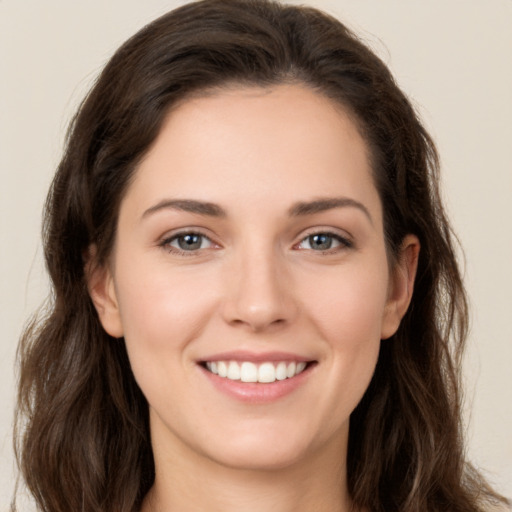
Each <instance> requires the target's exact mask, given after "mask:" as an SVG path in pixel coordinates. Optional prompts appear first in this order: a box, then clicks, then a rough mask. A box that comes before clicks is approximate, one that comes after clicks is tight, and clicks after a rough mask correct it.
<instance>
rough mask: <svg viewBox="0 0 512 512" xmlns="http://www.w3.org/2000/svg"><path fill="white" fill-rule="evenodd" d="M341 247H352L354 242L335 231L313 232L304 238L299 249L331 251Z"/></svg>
mask: <svg viewBox="0 0 512 512" xmlns="http://www.w3.org/2000/svg"><path fill="white" fill-rule="evenodd" d="M341 247H352V243H351V242H350V241H349V240H347V239H346V238H343V237H341V236H339V235H335V234H334V233H313V234H311V235H309V236H307V237H306V238H304V239H303V240H302V241H301V242H300V243H299V245H298V246H297V248H298V249H308V250H313V251H330V250H332V249H337V248H341Z"/></svg>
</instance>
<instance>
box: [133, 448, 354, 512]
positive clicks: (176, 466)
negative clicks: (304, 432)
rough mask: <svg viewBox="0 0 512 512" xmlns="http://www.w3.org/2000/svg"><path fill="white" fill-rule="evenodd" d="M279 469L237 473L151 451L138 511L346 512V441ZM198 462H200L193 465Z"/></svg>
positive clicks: (348, 504)
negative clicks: (151, 474)
mask: <svg viewBox="0 0 512 512" xmlns="http://www.w3.org/2000/svg"><path fill="white" fill-rule="evenodd" d="M335 445H338V446H334V448H338V449H336V450H333V443H329V444H328V445H326V446H325V449H324V452H325V453H322V452H321V451H320V452H319V451H317V452H315V454H314V455H312V456H310V457H309V458H308V459H307V460H301V461H299V462H296V463H294V464H290V465H288V466H287V467H284V468H277V469H240V468H232V467H227V466H224V465H221V464H218V463H217V462H215V461H212V460H211V459H206V458H203V457H201V456H199V455H197V454H191V453H190V452H188V453H187V454H186V456H182V455H184V454H183V453H177V452H176V451H175V450H172V452H173V453H172V455H171V454H170V453H169V452H167V456H162V450H161V448H162V447H159V448H160V449H157V450H155V473H156V477H155V483H154V485H153V487H152V488H151V490H150V492H149V493H148V495H147V496H146V498H145V500H144V503H143V507H142V511H141V512H176V511H179V512H192V511H194V512H195V511H198V510H208V511H209V512H240V510H243V511H244V512H261V510H272V512H292V511H293V512H310V511H311V510H315V512H352V511H353V510H354V509H353V508H352V507H351V501H350V499H349V496H348V492H347V484H346V440H345V439H344V440H343V441H342V442H338V443H335ZM199 459H200V460H199Z"/></svg>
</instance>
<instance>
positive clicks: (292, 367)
mask: <svg viewBox="0 0 512 512" xmlns="http://www.w3.org/2000/svg"><path fill="white" fill-rule="evenodd" d="M312 364H314V362H313V361H310V362H308V361H263V362H261V363H255V362H252V361H232V360H231V361H230V360H225V361H204V362H202V363H201V366H203V368H205V369H206V370H207V371H209V372H210V373H213V374H214V375H218V376H219V377H221V378H223V379H228V380H232V381H239V382H245V383H261V384H271V383H273V382H276V381H284V380H287V379H292V378H293V377H296V376H298V375H300V374H301V373H302V372H304V371H305V370H306V369H307V368H308V367H309V366H311V365H312Z"/></svg>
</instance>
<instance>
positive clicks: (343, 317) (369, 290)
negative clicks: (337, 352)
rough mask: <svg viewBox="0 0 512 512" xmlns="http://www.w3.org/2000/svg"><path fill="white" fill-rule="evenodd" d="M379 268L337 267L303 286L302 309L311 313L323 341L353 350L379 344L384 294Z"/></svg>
mask: <svg viewBox="0 0 512 512" xmlns="http://www.w3.org/2000/svg"><path fill="white" fill-rule="evenodd" d="M381 269H382V265H381V266H377V265H374V266H371V265H364V266H363V265H361V266H351V267H350V268H347V269H343V268H340V269H339V270H338V271H336V272H335V273H333V274H332V275H329V276H325V278H324V279H322V280H321V282H318V281H317V282H316V283H315V285H314V286H313V285H311V286H308V287H307V288H308V294H307V295H306V294H304V296H306V297H307V301H308V304H307V306H306V307H305V308H304V309H305V310H307V311H310V312H311V316H312V319H313V321H314V322H315V323H316V324H317V327H318V328H319V329H320V330H321V331H322V332H323V334H324V338H325V339H328V340H330V341H331V342H332V343H333V344H335V345H339V346H340V348H342V347H346V348H347V349H350V348H353V349H355V350H357V349H358V347H359V346H360V345H364V344H365V343H366V342H373V341H374V340H376V339H377V340H378V341H380V332H381V326H382V319H383V314H384V311H385V306H386V299H387V293H388V291H387V288H388V276H387V274H386V273H385V272H382V270H381Z"/></svg>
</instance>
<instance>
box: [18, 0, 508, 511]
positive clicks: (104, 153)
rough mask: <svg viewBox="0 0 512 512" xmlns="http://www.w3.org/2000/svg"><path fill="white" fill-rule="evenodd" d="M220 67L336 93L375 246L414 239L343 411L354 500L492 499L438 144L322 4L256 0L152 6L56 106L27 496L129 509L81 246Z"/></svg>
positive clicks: (436, 503)
mask: <svg viewBox="0 0 512 512" xmlns="http://www.w3.org/2000/svg"><path fill="white" fill-rule="evenodd" d="M227 83H230V84H233V83H234V84H240V85H245V84H247V85H261V86H266V85H273V84H279V83H300V84H304V85H306V86H308V87H311V88H312V89H313V90H315V91H317V92H318V93H319V94H323V95H325V96H327V97H329V98H331V99H332V100H333V101H335V102H338V103H339V104H341V105H342V106H343V107H344V108H345V109H346V110H348V111H349V112H350V113H351V114H352V115H353V117H354V119H356V121H357V123H358V126H359V128H360V130H361V133H362V134H363V136H364V138H365V140H366V142H367V144H368V147H369V149H370V153H371V159H372V168H373V172H374V179H375V184H376V186H377V189H378V191H379V194H380V197H381V200H382V204H383V210H384V228H385V234H386V242H387V247H388V252H389V254H390V256H391V258H392V257H393V256H394V255H396V254H397V251H398V247H399V246H400V243H401V241H402V239H403V237H404V236H405V235H406V234H408V233H414V234H415V235H417V236H418V237H419V239H420V242H421V253H420V258H419V269H418V275H417V279H416V285H415V292H414V297H413V299H412V303H411V306H410V308H409V311H408V312H407V314H406V316H405V318H404V319H403V321H402V324H401V326H400V328H399V330H398V332H397V333H396V334H395V335H394V336H393V337H392V338H391V339H390V340H386V341H385V342H382V344H381V353H380V357H379V361H378V364H377V368H376V371H375V375H374V377H373V380H372V382H371V384H370V386H369V388H368V390H367V392H366V394H365V396H364V398H363V399H362V401H361V403H360V404H359V405H358V407H357V409H356V410H355V411H354V413H353V414H352V416H351V426H350V438H349V451H348V486H349V491H350V494H351V496H352V499H353V501H354V503H355V505H356V506H360V507H367V508H368V509H369V510H371V511H372V512H384V511H392V510H393V511H395V510H397V511H398V510H400V511H402V512H419V511H422V512H424V511H429V512H434V511H446V510H451V511H461V512H462V511H464V512H471V511H474V512H476V511H481V510H483V509H484V506H485V504H486V503H489V502H492V501H500V499H501V498H500V497H499V496H497V495H496V494H495V493H494V492H493V491H492V490H491V489H490V488H489V487H488V486H487V485H486V484H485V482H484V481H483V479H482V478H481V477H480V476H479V475H478V473H477V472H476V471H475V470H473V469H472V468H471V466H469V465H468V464H467V463H466V462H465V461H464V456H463V455H464V454H463V444H462V431H461V425H460V394H459V386H460V384H459V382H460V375H459V370H460V358H461V354H462V350H463V347H464V340H465V336H466V330H467V305H466V298H465V294H464V289H463V286H462V282H461V277H460V273H459V269H458V266H457V262H456V258H455V254H454V245H453V235H452V232H451V229H450V226H449V223H448V221H447V218H446V216H445V213H444V211H443V207H442V204H441V201H440V197H439V190H438V185H437V184H438V173H439V163H438V157H437V153H436V150H435V147H434V144H433V143H432V140H431V139H430V137H429V135H428V134H427V133H426V131H425V129H424V128H423V126H422V125H421V123H420V121H419V120H418V117H417V116H416V114H415V112H414V110H413V108H412V107H411V104H410V103H409V101H408V100H407V98H406V97H405V96H404V94H403V93H402V92H401V91H400V90H399V88H398V87H397V86H396V84H395V82H394V80H393V78H392V76H391V75H390V73H389V71H388V69H387V68H386V66H385V65H384V64H383V63H382V62H381V61H380V60H379V59H378V58H377V57H376V56H375V55H374V54H373V53H372V52H371V51H370V50H369V49H368V48H367V47H366V46H365V45H364V44H362V43H361V42H360V41H359V40H358V38H357V37H356V36H355V35H354V34H353V33H351V32H350V31H349V30H348V29H347V28H346V27H344V26H343V25H342V24H341V23H340V22H338V21H337V20H335V19H333V18H331V17H329V16H327V15H325V14H323V13H321V12H319V11H317V10H314V9H311V8H303V7H293V6H287V5H281V4H279V3H274V2H272V1H267V0H203V1H200V2H195V3H191V4H188V5H185V6H183V7H180V8H178V9H176V10H174V11H172V12H170V13H168V14H166V15H164V16H162V17H161V18H159V19H157V20H156V21H154V22H153V23H151V24H150V25H148V26H147V27H145V28H144V29H142V30H141V31H140V32H139V33H137V34H136V35H135V36H133V37H132V38H131V39H130V40H128V41H127V42H126V43H125V44H124V45H123V46H122V47H121V48H120V49H119V50H118V51H117V52H116V54H115V55H114V56H113V58H112V59H111V60H110V62H109V63H108V65H107V66H106V68H105V69H104V71H103V72H102V74H101V75H100V77H99V79H98V80H97V82H96V84H95V85H94V87H93V89H92V90H91V92H90V93H89V95H88V96H87V98H86V99H85V101H84V102H83V104H82V106H81V107H80V109H79V112H78V114H77V115H76V117H75V118H74V120H73V122H72V125H71V127H70V131H69V134H68V137H67V145H66V150H65V154H64V156H63V159H62V161H61V163H60V165H59V168H58V170H57V173H56V176H55V178H54V181H53V184H52V187H51V190H50V193H49V195H48V199H47V203H46V208H45V217H44V228H43V238H44V247H45V258H46V265H47V268H48V272H49V274H50V277H51V281H52V286H53V288H52V290H53V293H52V295H51V299H50V302H49V305H48V307H47V308H46V309H45V310H44V314H41V315H40V316H39V318H38V319H35V320H33V321H32V322H31V323H30V324H29V325H28V327H27V328H26V330H25V332H24V334H23V336H22V339H21V342H20V346H19V361H20V366H21V370H20V379H19V399H18V410H17V420H18V423H17V425H18V427H17V432H16V436H17V437H16V440H17V443H16V450H17V457H18V461H19V465H20V468H21V472H22V474H23V477H24V479H25V482H26V484H27V486H28V488H29V490H30V491H31V493H32V494H33V496H34V497H35V500H36V502H37V505H38V507H39V509H40V510H41V511H45V512H69V511H82V512H92V511H105V512H107V511H108V512H113V511H116V512H134V511H136V510H138V509H139V507H140V504H141V502H142V499H143V497H144V496H145V494H146V493H147V491H148V490H149V488H150V487H151V485H152V483H153V480H154V464H153V456H152V451H151V445H150V438H149V425H148V406H147V403H146V400H145V398H144V396H143V395H142V393H141V391H140V389H139V388H138V386H137V384H136V383H135V380H134V378H133V375H132V372H131V369H130V364H129V361H128V357H127V354H126V350H125V347H124V343H123V342H122V340H113V339H112V338H110V337H109V336H108V335H107V334H106V332H105V331H104V330H103V329H102V327H101V325H100V323H99V320H98V317H97V314H96V312H95V310H94V307H93V305H92V302H91V300H90V297H89V294H88V290H87V285H86V280H85V276H84V262H85V260H86V258H87V251H88V248H89V247H90V246H91V244H95V246H96V247H97V254H96V259H97V263H98V264H100V265H101V264H102V263H104V262H105V261H106V259H107V258H108V256H109V253H110V250H111V248H112V244H113V242H114V239H115V236H116V223H117V216H118V209H119V204H120V201H121V199H122V197H123V194H124V192H125V191H126V189H127V187H128V186H129V184H130V180H131V178H132V176H133V173H134V172H136V169H137V164H138V162H139V161H140V160H141V158H142V157H143V156H144V154H145V153H146V152H147V151H148V148H149V147H150V145H151V143H152V142H153V141H154V140H155V138H156V136H157V135H158V133H159V129H160V126H161V124H162V121H163V119H164V117H165V116H166V114H167V112H168V111H169V109H170V108H171V107H172V106H173V105H175V104H176V102H178V101H182V100H186V98H187V97H190V96H191V95H193V94H194V93H196V92H201V91H205V90H209V89H212V88H216V87H220V86H222V85H224V84H227ZM12 510H16V505H15V504H13V506H12Z"/></svg>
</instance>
